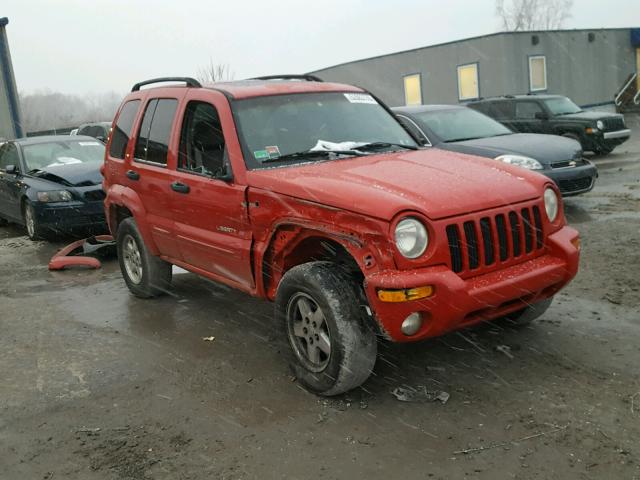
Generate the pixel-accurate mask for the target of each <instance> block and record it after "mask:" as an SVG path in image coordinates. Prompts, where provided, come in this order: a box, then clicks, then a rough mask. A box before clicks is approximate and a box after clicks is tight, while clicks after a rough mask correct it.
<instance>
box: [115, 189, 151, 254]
mask: <svg viewBox="0 0 640 480" xmlns="http://www.w3.org/2000/svg"><path fill="white" fill-rule="evenodd" d="M113 207H124V208H126V209H127V210H129V211H130V212H131V214H132V215H133V218H134V219H135V221H136V225H137V227H138V230H139V231H140V234H141V235H142V238H143V239H144V243H145V245H146V246H147V248H149V250H150V252H151V253H152V254H153V255H159V254H160V251H159V250H158V247H157V245H156V243H155V241H154V239H153V235H151V228H150V226H149V224H148V223H147V221H146V218H147V212H146V210H145V208H144V205H143V204H142V200H141V199H140V196H139V195H138V194H137V193H136V192H135V190H132V189H131V188H129V187H125V186H123V185H117V184H116V185H112V186H111V187H110V188H109V190H108V191H107V197H106V198H105V201H104V208H105V214H106V217H107V224H108V225H109V231H110V232H111V234H112V235H113V236H114V238H115V236H116V233H117V232H116V230H117V225H116V224H115V222H116V214H115V211H114V209H113Z"/></svg>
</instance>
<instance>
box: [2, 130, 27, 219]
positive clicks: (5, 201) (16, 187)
mask: <svg viewBox="0 0 640 480" xmlns="http://www.w3.org/2000/svg"><path fill="white" fill-rule="evenodd" d="M9 165H13V166H15V167H16V168H17V169H18V173H8V172H7V167H8V166H9ZM20 168H21V167H20V154H19V152H18V147H17V146H16V145H15V144H14V143H13V142H9V143H5V144H4V145H2V147H0V214H1V215H2V217H3V218H7V219H13V220H18V219H20V218H22V212H21V211H20V193H21V191H22V180H21V179H22V174H23V173H21V172H20Z"/></svg>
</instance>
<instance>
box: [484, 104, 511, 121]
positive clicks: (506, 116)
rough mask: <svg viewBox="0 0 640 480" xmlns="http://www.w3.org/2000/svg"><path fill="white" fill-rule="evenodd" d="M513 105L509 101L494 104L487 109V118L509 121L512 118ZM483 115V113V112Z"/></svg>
mask: <svg viewBox="0 0 640 480" xmlns="http://www.w3.org/2000/svg"><path fill="white" fill-rule="evenodd" d="M513 107H514V104H513V102H511V101H508V100H506V101H502V102H494V103H492V104H491V106H490V108H489V112H488V113H489V116H491V117H493V118H495V119H497V120H511V119H513V117H514V113H515V111H514V108H513ZM483 113H484V112H483Z"/></svg>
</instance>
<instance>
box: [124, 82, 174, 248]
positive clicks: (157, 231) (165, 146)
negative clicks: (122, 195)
mask: <svg viewBox="0 0 640 480" xmlns="http://www.w3.org/2000/svg"><path fill="white" fill-rule="evenodd" d="M180 96H184V95H183V94H182V95H180ZM180 100H181V98H177V96H176V97H172V98H149V99H148V100H147V102H146V105H145V106H144V114H143V116H142V120H141V122H140V126H139V127H138V132H137V135H136V136H135V139H136V143H135V146H134V153H133V159H132V160H131V161H130V162H129V165H127V167H126V168H128V170H127V172H126V177H127V179H128V182H129V183H130V184H131V187H132V188H133V189H134V190H135V191H136V192H137V193H138V195H139V196H140V199H141V200H142V204H143V206H144V209H145V211H146V221H147V223H148V224H149V227H150V231H151V235H152V236H153V240H154V242H155V243H156V245H157V246H158V249H159V250H160V253H161V254H162V255H166V256H168V257H171V258H175V259H180V252H179V250H178V242H177V241H176V237H175V233H176V232H175V224H174V221H173V213H172V201H173V194H172V193H173V191H172V189H171V183H172V181H173V180H172V177H171V172H170V171H169V169H168V168H167V164H168V163H173V162H174V161H175V155H176V152H175V150H170V149H169V145H170V141H171V135H172V133H173V126H174V122H175V117H176V112H177V111H178V105H179V102H180Z"/></svg>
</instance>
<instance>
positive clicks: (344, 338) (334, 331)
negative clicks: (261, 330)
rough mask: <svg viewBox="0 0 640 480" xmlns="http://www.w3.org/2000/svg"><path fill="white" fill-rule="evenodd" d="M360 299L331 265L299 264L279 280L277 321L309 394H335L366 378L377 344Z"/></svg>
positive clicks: (351, 284) (348, 279)
mask: <svg viewBox="0 0 640 480" xmlns="http://www.w3.org/2000/svg"><path fill="white" fill-rule="evenodd" d="M361 299H362V296H361V295H359V291H358V286H357V283H356V281H355V280H354V279H353V278H352V277H350V276H348V275H347V274H345V273H343V272H342V271H341V270H340V269H339V267H338V266H337V265H335V264H332V263H330V262H311V263H305V264H303V265H298V266H296V267H293V268H292V269H291V270H289V271H288V272H287V273H286V274H285V275H284V277H283V278H282V281H281V282H280V285H279V287H278V293H277V295H276V317H277V319H278V322H279V323H280V325H281V326H283V327H284V328H283V330H284V333H285V334H286V337H287V339H288V344H289V347H290V348H289V349H288V352H289V357H290V363H291V366H292V368H293V371H294V373H295V375H296V377H297V379H298V381H299V382H300V383H301V384H302V385H303V386H304V387H305V388H307V389H308V390H310V391H311V392H313V393H316V394H319V395H325V396H331V395H338V394H340V393H344V392H347V391H349V390H351V389H353V388H356V387H358V386H360V385H361V384H363V383H364V382H365V380H366V379H367V378H369V375H370V374H371V371H372V370H373V366H374V364H375V361H376V353H377V340H376V334H375V332H374V330H373V329H372V327H371V324H370V322H368V321H367V319H366V318H365V315H364V309H363V308H362V306H361V304H362V300H361Z"/></svg>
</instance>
